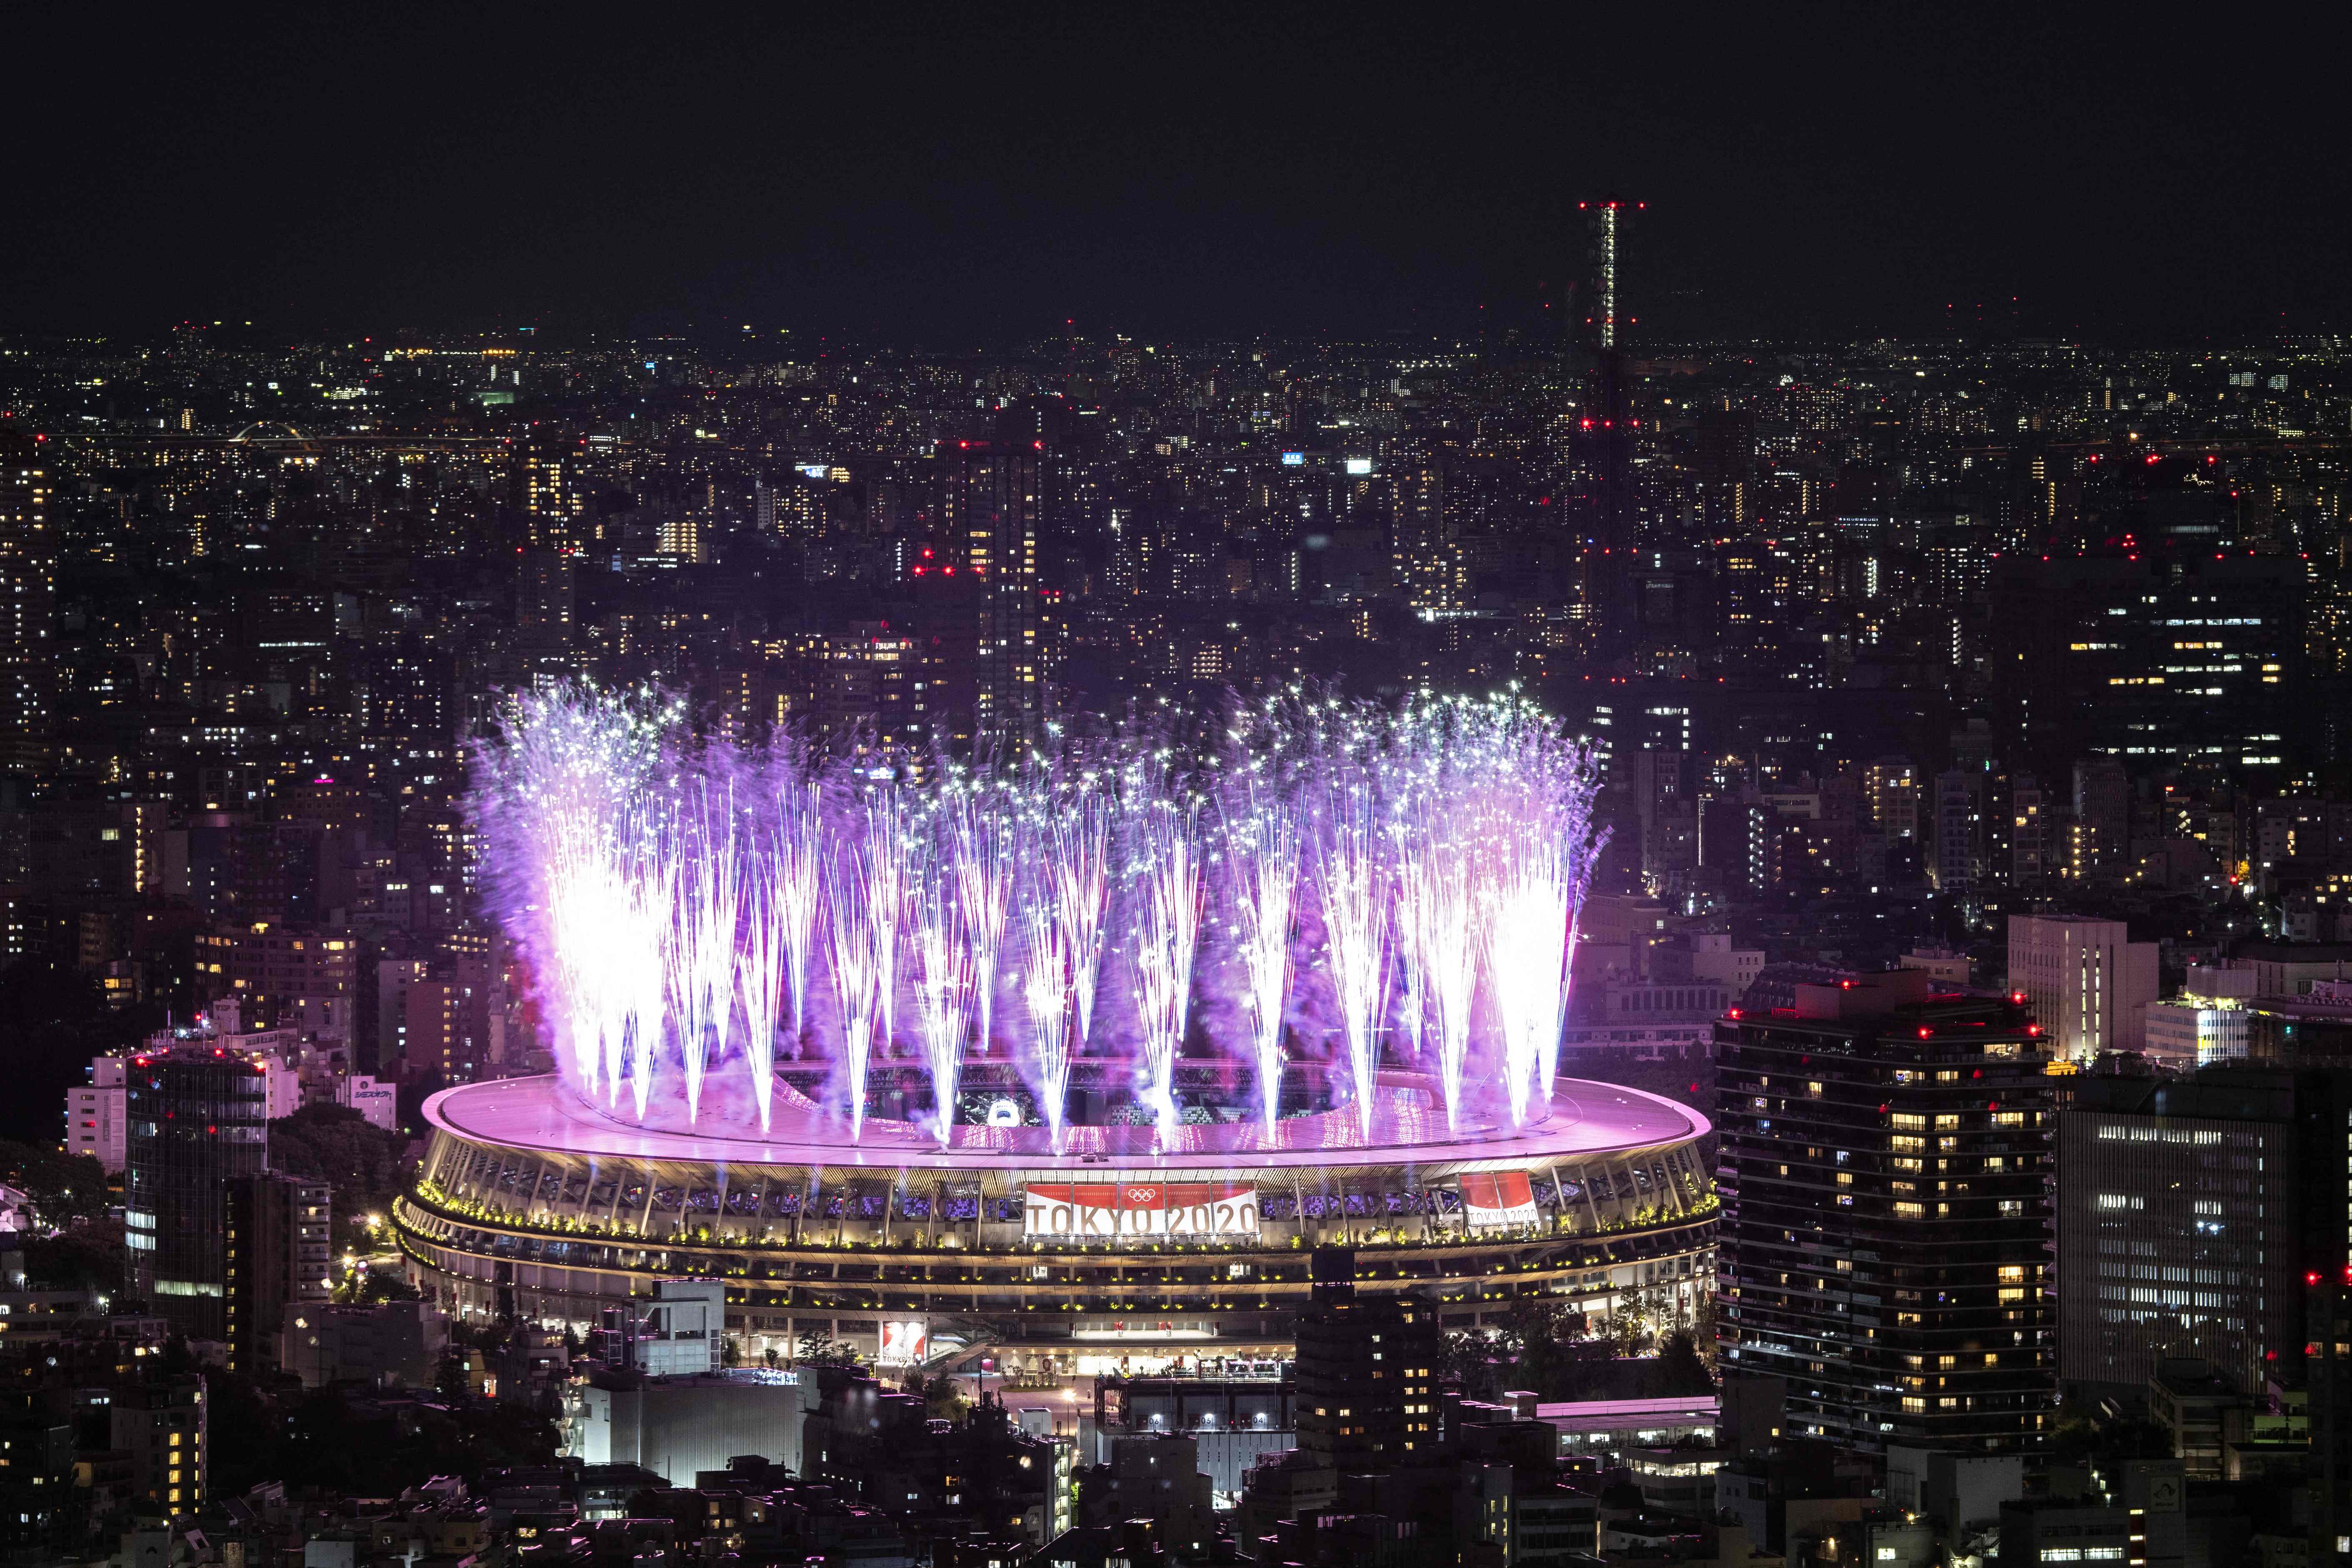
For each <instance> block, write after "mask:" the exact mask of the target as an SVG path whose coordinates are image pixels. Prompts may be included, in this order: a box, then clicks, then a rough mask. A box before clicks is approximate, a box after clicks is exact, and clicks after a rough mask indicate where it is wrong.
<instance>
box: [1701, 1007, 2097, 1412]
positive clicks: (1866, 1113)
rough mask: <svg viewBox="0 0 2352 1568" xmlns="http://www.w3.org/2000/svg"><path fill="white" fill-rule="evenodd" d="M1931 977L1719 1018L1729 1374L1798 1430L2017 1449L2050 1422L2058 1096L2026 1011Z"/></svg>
mask: <svg viewBox="0 0 2352 1568" xmlns="http://www.w3.org/2000/svg"><path fill="white" fill-rule="evenodd" d="M1928 984H1929V983H1928V977H1927V974H1925V973H1922V972H1919V971H1916V970H1913V971H1898V972H1895V973H1887V974H1872V975H1864V976H1860V977H1858V978H1855V979H1853V980H1848V981H1843V982H1840V983H1838V984H1799V985H1797V986H1796V987H1795V1002H1796V1005H1795V1006H1793V1007H1790V1008H1775V1009H1773V1010H1772V1013H1771V1016H1769V1017H1756V1016H1748V1017H1745V1018H1740V1017H1737V1016H1735V1017H1734V1018H1732V1019H1730V1020H1727V1021H1726V1022H1724V1023H1722V1024H1719V1025H1718V1026H1717V1033H1716V1045H1717V1053H1718V1060H1719V1065H1718V1068H1717V1085H1718V1091H1719V1094H1720V1096H1721V1099H1720V1102H1719V1106H1718V1121H1717V1126H1718V1127H1719V1129H1720V1131H1721V1134H1722V1139H1723V1145H1722V1155H1721V1160H1722V1164H1721V1168H1720V1170H1719V1171H1718V1172H1717V1190H1718V1192H1720V1194H1722V1199H1723V1220H1722V1229H1721V1233H1720V1240H1719V1242H1718V1246H1717V1262H1718V1291H1719V1303H1720V1311H1719V1315H1718V1318H1717V1325H1718V1327H1717V1338H1718V1340H1719V1342H1720V1343H1721V1346H1722V1352H1723V1357H1724V1362H1725V1365H1726V1368H1727V1370H1730V1371H1737V1372H1739V1373H1757V1374H1767V1375H1772V1376H1778V1377H1781V1378H1785V1379H1786V1380H1787V1384H1788V1421H1789V1426H1788V1427H1787V1428H1786V1429H1787V1430H1788V1431H1789V1433H1790V1436H1808V1437H1821V1438H1826V1439H1828V1440H1830V1441H1832V1442H1836V1443H1842V1444H1846V1445H1850V1446H1852V1447H1855V1448H1858V1449H1863V1450H1865V1451H1872V1452H1875V1451H1878V1450H1881V1449H1883V1448H1884V1447H1885V1446H1886V1445H1887V1444H1889V1443H1901V1444H1905V1445H1909V1446H1919V1447H1941V1448H1980V1449H2012V1448H2020V1447H2030V1446H2032V1445H2033V1444H2034V1443H2036V1442H2038V1441H2039V1439H2040V1436H2041V1434H2042V1426H2043V1424H2044V1423H2045V1421H2046V1420H2047V1419H2048V1413H2049V1408H2050V1403H2051V1394H2052V1392H2053V1376H2052V1351H2053V1346H2052V1344H2051V1342H2050V1332H2051V1331H2050V1327H2049V1311H2050V1309H2049V1306H2048V1303H2047V1301H2046V1300H2045V1298H2044V1296H2043V1293H2042V1284H2043V1280H2042V1271H2043V1268H2044V1255H2043V1247H2044V1246H2045V1244H2046V1242H2047V1240H2048V1237H2049V1231H2050V1200H2049V1196H2048V1194H2047V1191H2046V1187H2045V1182H2046V1179H2047V1172H2046V1170H2045V1165H2046V1161H2047V1152H2046V1150H2047V1146H2048V1139H2049V1133H2050V1118H2051V1116H2052V1110H2051V1094H2050V1090H2049V1088H2048V1085H2049V1083H2050V1081H2051V1080H2050V1079H2049V1078H2048V1077H2047V1076H2046V1075H2045V1074H2044V1072H2043V1068H2045V1067H2046V1066H2047V1064H2048V1062H2049V1059H2050V1058H2049V1051H2048V1047H2047V1042H2046V1041H2045V1040H2044V1039H2043V1038H2042V1035H2041V1032H2040V1028H2039V1026H2036V1025H2034V1024H2032V1022H2031V1020H2030V1019H2029V1017H2028V1016H2027V1013H2026V1011H2025V1009H2024V1008H2022V1007H2019V1006H2016V1005H2011V1004H2010V1003H2007V1002H2004V1001H1992V1000H1984V999H1979V998H1973V997H1963V996H1958V995H1935V994H1930V993H1929V991H1928Z"/></svg>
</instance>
